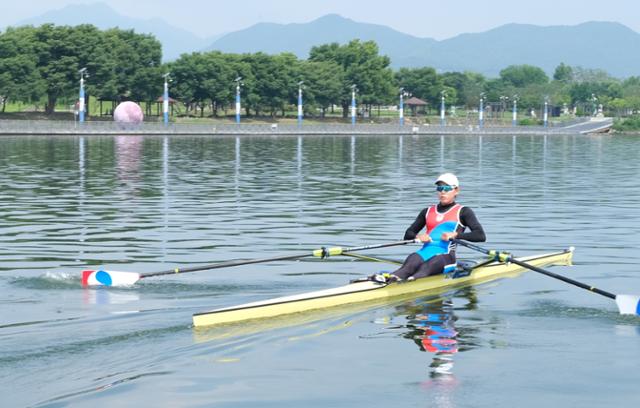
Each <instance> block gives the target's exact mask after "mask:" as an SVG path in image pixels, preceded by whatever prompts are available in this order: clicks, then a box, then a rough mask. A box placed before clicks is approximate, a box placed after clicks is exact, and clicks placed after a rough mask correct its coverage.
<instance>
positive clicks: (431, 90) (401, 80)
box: [395, 67, 452, 106]
mask: <svg viewBox="0 0 640 408" xmlns="http://www.w3.org/2000/svg"><path fill="white" fill-rule="evenodd" d="M395 76H396V81H397V83H398V86H400V87H402V88H404V90H405V91H406V92H409V93H410V94H411V95H413V96H415V97H416V98H420V99H422V100H424V101H427V102H429V104H430V105H431V106H436V105H438V103H439V101H440V92H442V91H443V90H444V88H445V85H444V82H443V81H442V78H441V77H439V76H438V74H436V70H435V69H433V68H430V67H424V68H400V69H399V70H398V72H396V75H395ZM450 88H452V87H450Z"/></svg>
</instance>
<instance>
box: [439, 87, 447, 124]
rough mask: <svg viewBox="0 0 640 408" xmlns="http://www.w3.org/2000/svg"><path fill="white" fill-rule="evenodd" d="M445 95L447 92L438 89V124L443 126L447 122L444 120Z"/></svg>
mask: <svg viewBox="0 0 640 408" xmlns="http://www.w3.org/2000/svg"><path fill="white" fill-rule="evenodd" d="M445 96H447V92H446V91H440V126H445V125H446V124H447V123H446V121H445V106H444V97H445Z"/></svg>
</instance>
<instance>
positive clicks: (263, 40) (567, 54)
mask: <svg viewBox="0 0 640 408" xmlns="http://www.w3.org/2000/svg"><path fill="white" fill-rule="evenodd" d="M353 38H359V39H361V40H374V41H376V42H377V43H378V45H379V46H380V52H381V53H382V54H385V55H388V56H389V57H390V58H391V61H392V65H393V66H394V67H395V68H399V67H421V66H431V67H435V68H436V69H438V70H440V71H465V70H468V71H475V72H480V73H483V74H485V75H489V76H497V75H498V73H499V72H500V70H501V69H503V68H505V67H507V66H509V65H512V64H531V65H535V66H539V67H541V68H543V69H544V70H545V71H547V72H548V73H552V72H553V70H554V69H555V67H556V66H557V65H558V64H560V63H561V62H564V63H565V64H569V65H574V66H582V67H585V68H600V69H604V70H606V71H608V72H609V73H610V74H612V75H614V76H619V77H626V76H631V75H640V34H638V33H636V32H635V31H633V30H631V29H629V28H628V27H626V26H624V25H622V24H619V23H610V22H587V23H582V24H578V25H575V26H547V27H543V26H536V25H530V24H506V25H503V26H500V27H497V28H494V29H492V30H488V31H485V32H482V33H467V34H460V35H458V36H456V37H453V38H450V39H446V40H442V41H437V40H434V39H431V38H418V37H414V36H411V35H408V34H404V33H401V32H399V31H396V30H393V29H391V28H389V27H386V26H380V25H376V24H367V23H358V22H355V21H353V20H350V19H346V18H343V17H340V16H337V15H327V16H324V17H321V18H319V19H317V20H314V21H311V22H309V23H305V24H286V25H285V24H273V23H269V24H266V23H260V24H256V25H254V26H252V27H249V28H247V29H244V30H240V31H236V32H233V33H229V34H227V35H224V36H222V37H221V38H219V39H218V40H216V41H215V42H214V43H213V44H211V45H210V46H209V47H207V48H206V49H207V50H212V49H215V50H221V51H225V52H238V53H241V52H256V51H263V52H266V53H270V54H273V53H280V52H285V51H288V52H293V53H295V54H296V55H298V56H299V57H300V58H306V57H307V56H308V52H309V50H310V49H311V47H312V46H314V45H319V44H325V43H329V42H339V43H346V42H348V41H350V40H351V39H353Z"/></svg>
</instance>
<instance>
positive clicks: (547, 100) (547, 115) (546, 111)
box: [542, 95, 549, 127]
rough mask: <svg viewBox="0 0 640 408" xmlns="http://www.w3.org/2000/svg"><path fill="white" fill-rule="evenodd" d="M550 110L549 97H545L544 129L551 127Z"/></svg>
mask: <svg viewBox="0 0 640 408" xmlns="http://www.w3.org/2000/svg"><path fill="white" fill-rule="evenodd" d="M548 109H549V96H548V95H545V97H544V113H543V116H542V122H543V123H544V127H547V126H548V125H549V113H548Z"/></svg>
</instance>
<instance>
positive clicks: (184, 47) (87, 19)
mask: <svg viewBox="0 0 640 408" xmlns="http://www.w3.org/2000/svg"><path fill="white" fill-rule="evenodd" d="M45 23H53V24H56V25H78V24H93V25H94V26H96V27H98V28H100V29H107V28H113V27H119V28H121V29H127V30H128V29H134V30H135V32H137V33H144V34H153V35H154V36H155V37H156V38H157V39H158V40H159V41H160V42H161V43H162V57H163V58H162V59H163V60H164V61H171V60H174V59H176V58H177V57H178V56H180V54H182V53H184V52H192V51H198V50H201V49H202V48H204V47H206V46H207V44H211V42H212V41H215V40H216V39H217V37H210V38H201V37H198V36H196V35H195V34H193V33H191V32H189V31H187V30H183V29H181V28H177V27H174V26H172V25H170V24H168V23H167V22H165V21H164V20H161V19H158V18H154V19H149V20H143V19H136V18H130V17H126V16H123V15H121V14H118V13H117V12H116V11H114V10H113V9H112V8H111V7H109V6H108V5H107V4H105V3H94V4H76V5H69V6H66V7H64V8H61V9H58V10H51V11H48V12H46V13H44V14H42V15H39V16H37V17H33V18H29V19H27V20H23V21H21V22H19V23H18V24H16V25H26V24H31V25H35V26H37V25H41V24H45Z"/></svg>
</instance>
